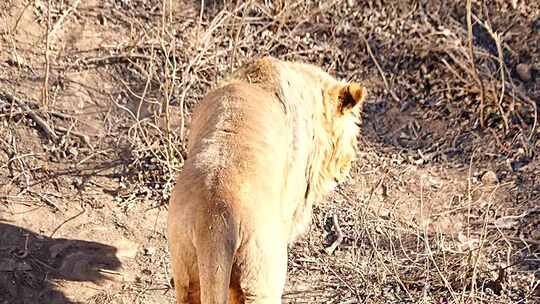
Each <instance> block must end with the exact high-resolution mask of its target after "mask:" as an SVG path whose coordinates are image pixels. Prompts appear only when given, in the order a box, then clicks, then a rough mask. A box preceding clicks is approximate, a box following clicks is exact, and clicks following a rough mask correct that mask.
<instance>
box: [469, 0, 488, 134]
mask: <svg viewBox="0 0 540 304" xmlns="http://www.w3.org/2000/svg"><path fill="white" fill-rule="evenodd" d="M471 2H472V0H467V37H468V43H469V56H470V57H471V64H472V67H473V68H472V72H473V76H474V78H475V79H476V81H477V82H478V84H479V85H480V126H481V127H482V128H484V124H485V123H484V107H485V104H486V103H485V99H486V90H485V87H484V81H483V80H482V78H481V77H480V75H479V74H478V69H477V68H476V63H475V56H474V46H473V37H472V36H473V34H472V3H471Z"/></svg>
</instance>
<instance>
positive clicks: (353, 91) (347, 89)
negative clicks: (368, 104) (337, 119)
mask: <svg viewBox="0 0 540 304" xmlns="http://www.w3.org/2000/svg"><path fill="white" fill-rule="evenodd" d="M365 96H366V89H365V88H364V87H362V86H361V85H359V84H357V83H350V84H347V85H345V86H343V87H342V88H341V89H340V90H339V96H338V99H339V111H340V113H341V114H345V113H346V112H348V111H351V110H352V109H354V108H355V107H356V106H357V105H359V104H361V103H362V102H363V101H364V98H365Z"/></svg>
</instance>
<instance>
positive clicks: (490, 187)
mask: <svg viewBox="0 0 540 304" xmlns="http://www.w3.org/2000/svg"><path fill="white" fill-rule="evenodd" d="M467 2H470V9H468V8H469V6H468V4H469V3H467ZM272 3H273V4H272ZM0 23H1V24H2V25H1V27H0V220H1V221H2V224H0V303H41V302H57V303H62V302H67V303H75V302H83V303H124V302H135V303H164V302H168V303H172V302H173V292H172V291H171V289H170V288H171V286H170V283H169V279H170V272H169V267H170V266H169V264H170V263H169V261H168V254H167V252H166V240H165V238H164V226H165V222H164V219H165V214H166V208H167V207H166V201H167V198H168V196H169V193H170V189H171V187H172V183H173V181H174V177H175V175H176V173H177V172H179V171H180V170H181V168H182V162H183V159H184V157H185V146H186V144H187V143H186V142H185V138H186V133H188V132H189V122H190V113H191V110H192V108H193V105H194V104H196V103H197V102H198V101H199V100H200V98H201V97H202V96H203V95H204V94H205V93H206V92H207V91H208V90H209V89H210V88H212V87H213V86H214V85H215V84H216V83H217V82H218V81H219V80H221V79H222V77H223V76H224V75H225V74H226V73H228V72H229V71H231V70H232V69H233V68H234V67H237V66H238V65H240V64H241V63H243V62H245V61H246V60H248V59H250V58H253V57H256V56H261V55H267V54H270V55H273V56H276V57H279V58H283V59H294V60H304V61H307V62H310V63H314V64H316V65H319V66H321V67H323V68H324V69H325V70H327V71H329V72H330V73H331V74H334V75H336V76H338V77H340V78H345V79H346V80H351V81H358V82H362V83H365V84H366V86H367V87H368V88H369V91H370V95H369V100H368V101H367V104H366V106H365V109H364V113H363V121H364V123H363V126H362V134H360V136H359V142H360V143H359V144H360V150H361V152H360V153H359V155H358V161H357V163H356V164H355V167H354V168H353V170H352V171H353V172H352V179H351V180H350V181H349V182H347V183H346V184H345V185H343V186H341V187H340V188H339V189H338V191H337V193H335V194H334V195H332V196H331V197H329V198H328V200H327V201H326V202H322V203H320V204H318V205H316V208H315V214H314V224H313V226H312V229H311V232H310V233H309V235H308V236H306V237H305V238H303V239H302V240H301V241H300V242H299V243H298V244H297V245H295V246H294V247H293V248H292V249H291V252H292V254H291V256H290V259H289V279H288V283H287V288H286V295H285V297H284V301H285V302H287V303H535V302H536V301H538V300H539V297H540V287H539V282H540V272H539V266H540V262H539V258H540V257H539V256H540V232H539V231H540V210H539V208H540V158H539V156H538V154H539V151H540V131H539V130H540V126H539V125H540V122H539V121H538V120H539V117H538V114H539V109H538V107H539V106H540V4H539V3H538V1H527V0H493V1H485V0H484V1H457V0H448V1H443V0H434V1H412V0H411V1H375V0H374V1H367V0H366V1H359V0H356V1H355V0H347V1H326V2H323V1H320V2H319V1H274V2H272V1H262V0H252V1H246V2H241V1H238V2H232V1H184V0H181V1H159V0H87V1H78V0H69V1H68V0H65V1H58V0H48V1H45V0H35V1H30V0H6V1H2V2H1V3H0ZM14 227H15V228H14ZM6 240H11V241H9V242H8V241H6ZM70 241H71V242H70ZM66 242H68V243H66ZM85 242H86V243H85ZM88 242H90V243H88ZM66 244H72V245H66ZM85 244H91V245H90V246H86V245H85ZM51 246H52V248H53V250H51ZM325 249H328V250H325ZM111 252H113V253H114V255H115V256H116V258H114V259H113V258H111V259H108V260H103V259H96V258H92V256H93V254H94V255H96V254H97V255H98V256H101V255H102V254H110V253H111ZM69 256H84V257H90V258H87V259H82V261H85V262H83V263H81V264H78V265H79V266H78V267H82V268H84V269H86V270H87V271H76V272H75V273H79V274H81V275H78V276H77V278H74V277H73V276H70V275H66V274H65V271H64V272H63V270H62V269H63V268H62V266H61V265H63V262H62V261H63V259H64V258H65V257H69ZM66 259H67V258H66ZM69 261H72V260H69ZM120 264H121V267H120V268H118V267H119V266H120ZM66 265H71V264H69V263H67V264H66ZM92 269H93V270H92ZM95 270H97V271H99V273H100V274H102V276H96V275H95ZM102 277H106V278H107V280H103V279H101V280H100V278H102Z"/></svg>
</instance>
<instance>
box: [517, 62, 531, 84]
mask: <svg viewBox="0 0 540 304" xmlns="http://www.w3.org/2000/svg"><path fill="white" fill-rule="evenodd" d="M516 72H517V74H518V76H519V78H520V79H521V80H523V81H529V80H531V68H530V67H529V65H528V64H526V63H520V64H518V65H517V66H516Z"/></svg>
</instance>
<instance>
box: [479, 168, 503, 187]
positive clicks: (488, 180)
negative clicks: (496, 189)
mask: <svg viewBox="0 0 540 304" xmlns="http://www.w3.org/2000/svg"><path fill="white" fill-rule="evenodd" d="M498 182H499V178H498V177H497V173H495V172H493V171H486V172H485V173H484V174H483V175H482V183H484V184H486V185H493V184H496V183H498Z"/></svg>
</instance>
